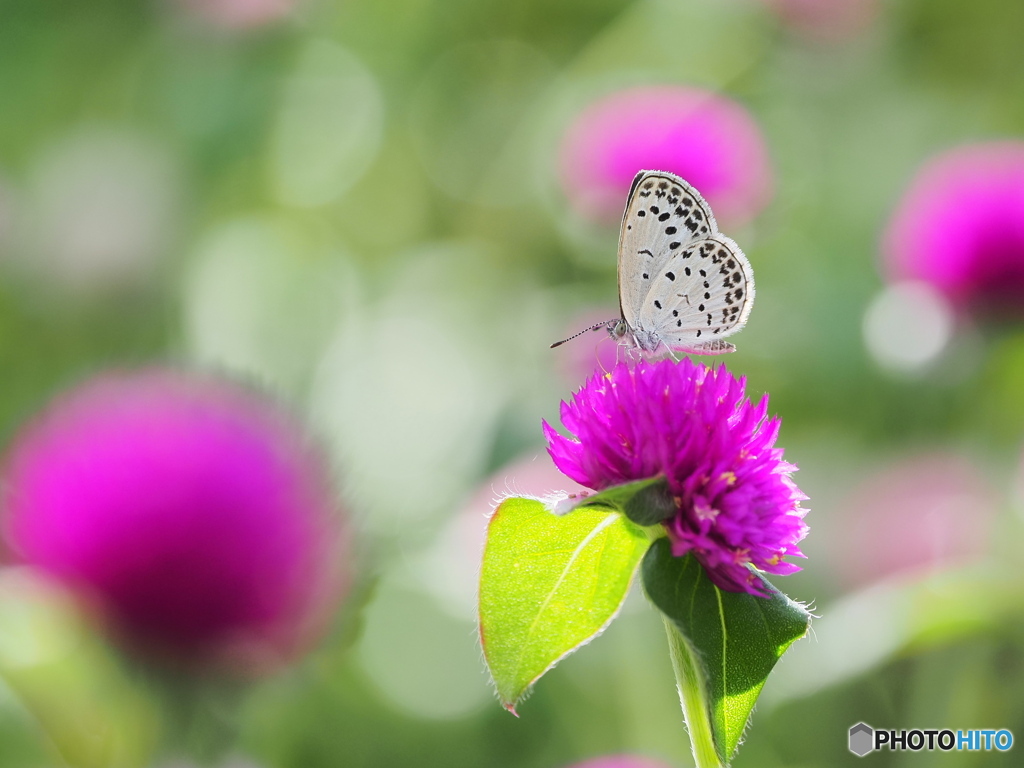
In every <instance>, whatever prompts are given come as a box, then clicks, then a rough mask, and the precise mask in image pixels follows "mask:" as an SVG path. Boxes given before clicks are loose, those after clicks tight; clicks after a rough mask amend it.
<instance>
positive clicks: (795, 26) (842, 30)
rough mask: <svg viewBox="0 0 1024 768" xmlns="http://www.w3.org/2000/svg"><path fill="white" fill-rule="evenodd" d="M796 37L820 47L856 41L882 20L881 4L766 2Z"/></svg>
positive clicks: (865, 0) (870, 0)
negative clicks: (860, 35) (854, 39)
mask: <svg viewBox="0 0 1024 768" xmlns="http://www.w3.org/2000/svg"><path fill="white" fill-rule="evenodd" d="M762 2H764V4H765V5H767V6H768V7H769V8H771V9H772V10H773V11H774V12H775V14H776V15H777V16H778V17H779V18H780V19H781V20H782V21H783V22H784V23H785V24H786V26H787V27H789V29H791V30H792V31H793V32H795V33H796V34H798V35H800V36H801V37H804V38H806V39H809V40H812V41H815V42H819V43H833V42H838V41H841V40H847V39H850V38H853V37H856V36H857V35H858V34H860V33H861V32H863V31H864V30H866V29H867V28H868V27H870V26H871V24H872V23H873V22H874V20H875V19H876V18H877V16H878V0H762Z"/></svg>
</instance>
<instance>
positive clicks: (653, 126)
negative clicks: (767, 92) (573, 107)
mask: <svg viewBox="0 0 1024 768" xmlns="http://www.w3.org/2000/svg"><path fill="white" fill-rule="evenodd" d="M643 169H653V170H659V171H671V172H672V173H675V174H678V175H679V176H682V177H683V178H684V179H686V180H687V181H688V182H690V184H692V185H693V186H694V187H696V188H697V190H698V191H699V192H700V193H701V194H702V195H703V196H704V197H705V198H707V200H708V202H709V203H710V204H711V207H712V209H713V210H714V212H715V216H716V217H717V218H719V219H722V220H723V221H725V222H728V223H729V224H732V225H735V224H742V223H744V222H746V221H748V220H750V219H752V218H753V217H754V216H755V215H756V214H757V213H758V212H759V211H760V210H761V209H762V208H763V207H764V205H765V204H766V203H767V202H768V199H769V198H770V197H771V186H772V182H771V168H770V164H769V160H768V153H767V150H766V149H765V144H764V140H763V139H762V137H761V131H760V129H759V128H758V126H757V124H756V123H755V122H754V120H753V118H752V117H751V116H750V113H749V112H747V110H746V109H745V108H744V107H742V106H741V105H739V104H738V103H736V102H735V101H732V100H731V99H727V98H725V97H724V96H720V95H718V94H715V93H712V92H710V91H704V90H700V89H698V88H686V87H681V86H675V85H662V86H644V87H638V88H630V89H627V90H623V91H617V92H615V93H612V94H610V95H608V96H606V97H604V98H603V99H600V100H599V101H597V102H595V103H594V104H591V105H590V106H589V107H587V108H586V109H585V110H583V112H581V113H580V114H579V115H578V116H577V117H576V119H575V120H574V121H573V123H572V124H571V125H570V126H569V129H568V131H567V132H566V134H565V136H564V138H563V140H562V147H561V159H560V172H561V181H562V186H563V188H564V190H565V193H566V195H567V196H568V198H569V202H570V204H571V205H572V207H573V209H574V210H575V211H576V212H577V213H579V214H580V215H582V216H584V217H586V218H588V219H591V220H595V221H603V222H616V223H617V222H618V221H619V220H620V219H621V218H622V210H623V207H624V206H625V203H626V195H627V193H628V192H629V185H630V182H631V181H632V180H633V177H634V176H635V175H636V173H637V171H640V170H643Z"/></svg>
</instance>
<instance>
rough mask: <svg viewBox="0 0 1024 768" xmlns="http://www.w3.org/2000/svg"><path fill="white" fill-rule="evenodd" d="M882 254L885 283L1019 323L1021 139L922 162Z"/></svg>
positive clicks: (1023, 235)
mask: <svg viewBox="0 0 1024 768" xmlns="http://www.w3.org/2000/svg"><path fill="white" fill-rule="evenodd" d="M883 253H884V258H885V265H884V266H885V269H886V272H887V274H888V276H889V277H890V278H891V279H894V280H901V279H917V280H924V281H926V282H929V283H931V284H932V285H934V286H935V287H936V288H937V289H938V290H939V291H940V292H942V293H943V294H945V295H946V296H947V297H948V298H949V299H950V300H951V301H952V302H953V304H954V305H956V306H958V307H960V308H961V309H968V310H969V309H974V310H983V311H984V313H985V314H990V315H1011V316H1013V317H1015V318H1017V319H1021V318H1024V142H1020V141H1016V142H1013V141H1008V142H999V143H992V144H978V145H973V146H965V147H960V148H957V149H954V150H952V151H949V152H947V153H945V154H942V155H939V156H938V157H937V158H935V159H933V160H932V161H931V162H929V163H928V164H927V165H925V167H924V168H923V169H922V170H921V171H920V172H919V173H918V175H917V177H916V178H915V179H914V181H913V182H912V183H911V185H910V189H909V190H908V191H907V193H906V194H905V195H904V196H903V200H902V201H901V202H900V204H899V205H898V207H897V209H896V213H895V214H894V216H893V218H892V221H891V222H890V224H889V228H888V231H887V232H886V234H885V238H884V242H883Z"/></svg>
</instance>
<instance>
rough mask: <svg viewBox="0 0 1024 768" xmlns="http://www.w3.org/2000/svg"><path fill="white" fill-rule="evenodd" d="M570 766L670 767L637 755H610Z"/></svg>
mask: <svg viewBox="0 0 1024 768" xmlns="http://www.w3.org/2000/svg"><path fill="white" fill-rule="evenodd" d="M570 768H669V766H668V764H667V763H663V762H661V761H660V760H652V759H651V758H649V757H639V756H637V755H609V756H608V757H597V758H594V759H593V760H586V761H584V762H582V763H576V764H574V765H572V766H571V767H570Z"/></svg>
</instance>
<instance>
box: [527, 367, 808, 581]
mask: <svg viewBox="0 0 1024 768" xmlns="http://www.w3.org/2000/svg"><path fill="white" fill-rule="evenodd" d="M745 384H746V381H745V379H736V378H735V377H733V375H732V374H731V373H729V371H728V370H727V369H726V368H725V366H719V367H718V368H714V369H712V368H708V367H706V366H703V365H697V364H695V363H693V362H691V361H690V360H688V359H686V360H683V361H682V362H681V363H679V364H676V363H674V362H673V361H671V360H662V361H660V362H656V363H647V362H640V363H638V364H637V365H636V366H635V367H633V368H630V367H629V366H628V365H626V364H624V363H620V364H619V365H617V366H616V367H615V368H614V369H613V370H612V372H611V373H610V374H608V375H607V376H600V375H595V376H594V377H593V378H591V379H590V380H589V381H587V383H586V384H585V385H584V386H583V388H582V389H581V390H580V391H579V392H577V393H576V394H575V395H573V398H572V402H570V403H562V410H561V416H562V423H563V424H564V425H565V427H566V429H568V430H569V431H570V432H572V433H573V434H574V435H575V437H563V436H562V435H560V434H558V433H557V432H556V431H555V430H554V429H553V428H552V427H551V426H550V425H549V424H547V423H546V422H545V423H544V434H545V436H546V437H547V440H548V452H549V453H550V454H551V457H552V459H554V461H555V464H556V465H557V466H558V468H559V469H560V470H561V471H562V472H563V473H564V474H566V475H568V476H569V477H570V478H571V479H573V480H575V481H576V482H578V483H580V484H582V485H585V486H587V487H588V488H593V489H594V490H603V489H604V488H608V487H610V486H613V485H618V484H620V483H627V482H630V481H634V480H643V479H646V478H652V477H658V476H663V477H664V478H665V480H666V482H667V484H668V488H669V491H670V492H671V494H672V496H673V498H674V500H675V504H676V512H675V513H674V514H673V515H672V516H671V517H670V518H669V519H667V520H666V521H665V528H666V529H667V531H668V536H669V538H670V539H671V541H672V551H673V554H675V555H676V556H682V555H685V554H687V553H688V552H692V553H693V554H694V556H695V557H696V558H697V560H698V561H699V562H700V563H701V564H702V565H703V566H704V568H705V569H706V570H707V573H708V576H709V577H710V578H711V580H712V581H713V582H714V583H715V584H716V585H718V586H719V587H721V588H722V589H725V590H729V591H733V592H750V593H751V594H755V595H757V594H761V593H760V591H759V589H758V587H757V580H756V578H755V576H754V575H753V574H752V573H751V572H750V570H749V569H748V568H747V564H751V565H753V566H755V567H756V568H759V569H760V570H762V571H766V572H768V573H774V574H788V573H793V572H795V571H798V570H800V569H799V568H798V567H797V566H795V565H793V564H792V563H787V562H783V560H782V558H783V557H785V556H787V555H795V556H800V557H802V556H803V554H802V553H801V552H800V550H799V548H798V547H797V542H799V541H800V540H801V539H802V538H803V537H804V536H805V535H806V533H807V526H806V525H805V523H804V522H803V516H804V514H806V512H805V510H803V509H801V508H800V502H801V501H802V500H804V499H806V498H807V497H806V496H804V495H803V494H802V493H801V492H800V489H799V488H797V487H796V485H794V483H793V481H792V480H791V479H790V473H792V472H793V471H795V470H796V467H795V466H794V465H792V464H789V463H787V462H785V461H783V459H782V453H783V452H782V449H781V448H775V447H774V446H775V439H776V436H777V435H778V431H779V426H780V421H779V419H778V418H771V419H768V418H767V411H768V399H767V396H766V397H764V398H762V400H761V402H760V403H758V404H757V405H754V404H752V403H751V402H750V400H748V399H747V398H746V397H745V394H744V389H745Z"/></svg>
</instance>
